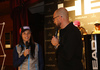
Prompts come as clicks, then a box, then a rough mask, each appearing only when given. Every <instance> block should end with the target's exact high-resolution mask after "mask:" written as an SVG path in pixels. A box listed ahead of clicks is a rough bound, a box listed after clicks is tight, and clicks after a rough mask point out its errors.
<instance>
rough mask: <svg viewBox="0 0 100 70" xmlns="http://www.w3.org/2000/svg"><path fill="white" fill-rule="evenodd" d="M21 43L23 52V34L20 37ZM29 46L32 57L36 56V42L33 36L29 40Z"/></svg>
mask: <svg viewBox="0 0 100 70" xmlns="http://www.w3.org/2000/svg"><path fill="white" fill-rule="evenodd" d="M19 45H21V52H22V51H23V50H24V46H23V45H25V44H24V42H23V39H22V34H21V35H20V38H19ZM29 46H30V47H31V50H30V51H31V56H32V58H34V55H35V43H34V41H33V37H32V36H31V37H30V41H29Z"/></svg>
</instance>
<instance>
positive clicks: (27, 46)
mask: <svg viewBox="0 0 100 70" xmlns="http://www.w3.org/2000/svg"><path fill="white" fill-rule="evenodd" d="M28 48H29V43H28V41H26V49H28Z"/></svg>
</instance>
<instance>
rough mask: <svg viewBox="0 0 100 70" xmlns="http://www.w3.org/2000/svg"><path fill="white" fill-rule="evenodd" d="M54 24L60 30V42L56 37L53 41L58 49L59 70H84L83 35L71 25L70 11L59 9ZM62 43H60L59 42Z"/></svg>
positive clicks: (54, 16)
mask: <svg viewBox="0 0 100 70" xmlns="http://www.w3.org/2000/svg"><path fill="white" fill-rule="evenodd" d="M53 18H54V24H56V26H57V27H58V28H60V29H61V30H60V40H58V38H56V37H54V36H53V38H52V40H51V43H52V45H53V46H56V49H57V62H58V69H59V70H82V63H81V58H82V40H81V33H80V31H79V30H78V28H77V27H75V26H74V25H73V23H72V22H71V23H69V16H68V11H67V10H66V9H64V8H59V9H58V10H56V11H55V12H54V14H53ZM59 41H60V42H59Z"/></svg>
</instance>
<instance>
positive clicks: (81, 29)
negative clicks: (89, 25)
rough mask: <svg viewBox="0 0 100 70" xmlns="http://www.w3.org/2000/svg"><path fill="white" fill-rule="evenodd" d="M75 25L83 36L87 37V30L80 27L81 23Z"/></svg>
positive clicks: (75, 22)
mask: <svg viewBox="0 0 100 70" xmlns="http://www.w3.org/2000/svg"><path fill="white" fill-rule="evenodd" d="M73 23H74V25H75V26H76V27H77V28H78V29H79V30H80V32H81V35H86V34H87V32H86V30H85V28H83V27H81V26H80V21H78V20H76V21H74V22H73Z"/></svg>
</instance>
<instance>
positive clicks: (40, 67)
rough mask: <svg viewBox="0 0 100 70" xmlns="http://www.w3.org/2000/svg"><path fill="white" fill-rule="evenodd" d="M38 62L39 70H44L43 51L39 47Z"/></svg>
mask: <svg viewBox="0 0 100 70" xmlns="http://www.w3.org/2000/svg"><path fill="white" fill-rule="evenodd" d="M38 60H39V70H44V69H43V68H44V60H43V51H42V47H41V46H40V45H39V51H38Z"/></svg>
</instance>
